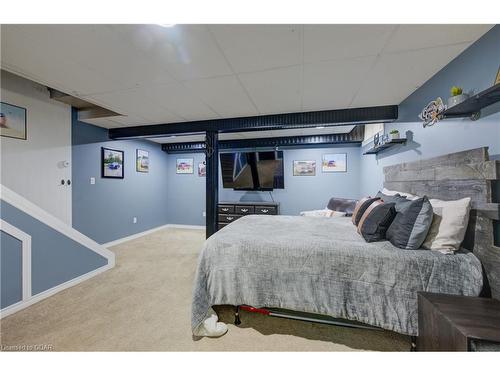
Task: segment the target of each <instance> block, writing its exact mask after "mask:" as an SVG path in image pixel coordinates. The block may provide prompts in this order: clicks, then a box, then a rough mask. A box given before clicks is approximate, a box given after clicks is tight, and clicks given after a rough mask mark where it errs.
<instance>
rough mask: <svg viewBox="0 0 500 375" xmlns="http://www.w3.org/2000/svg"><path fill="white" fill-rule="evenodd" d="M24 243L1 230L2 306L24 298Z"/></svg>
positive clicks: (0, 275) (0, 294)
mask: <svg viewBox="0 0 500 375" xmlns="http://www.w3.org/2000/svg"><path fill="white" fill-rule="evenodd" d="M22 261H23V259H22V243H21V241H19V240H18V239H17V238H14V237H12V236H11V235H9V234H8V233H5V232H3V231H0V308H2V309H3V308H4V307H7V306H10V305H12V304H14V303H16V302H19V301H21V300H22V298H23V278H22Z"/></svg>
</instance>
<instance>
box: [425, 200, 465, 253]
mask: <svg viewBox="0 0 500 375" xmlns="http://www.w3.org/2000/svg"><path fill="white" fill-rule="evenodd" d="M430 203H431V205H432V210H433V212H434V215H433V219H432V224H431V227H430V229H429V233H428V234H427V237H426V239H425V241H424V243H423V245H422V247H423V248H425V249H430V250H438V251H441V252H443V253H453V252H455V251H457V250H459V249H460V245H461V244H462V241H463V240H464V237H465V232H466V230H467V225H468V224H469V212H470V206H471V199H470V198H463V199H459V200H456V201H442V200H439V199H431V200H430Z"/></svg>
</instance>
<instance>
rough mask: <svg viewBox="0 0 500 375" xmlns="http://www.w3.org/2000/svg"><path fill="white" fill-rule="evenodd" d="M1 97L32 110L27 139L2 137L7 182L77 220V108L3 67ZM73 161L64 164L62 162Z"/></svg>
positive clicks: (55, 211) (64, 217) (42, 204)
mask: <svg viewBox="0 0 500 375" xmlns="http://www.w3.org/2000/svg"><path fill="white" fill-rule="evenodd" d="M0 87H1V91H0V99H1V101H2V102H6V103H9V104H14V105H17V106H20V107H24V108H26V109H27V138H28V139H27V140H21V139H13V138H7V137H0V149H1V183H2V184H3V185H5V186H7V187H8V188H10V189H12V190H14V191H15V192H16V193H18V194H20V195H22V196H23V197H25V198H26V199H28V200H30V201H32V202H33V203H35V204H36V205H38V206H40V207H41V208H43V209H44V210H46V211H48V212H50V213H51V214H53V215H55V216H56V217H58V218H59V219H61V220H63V221H64V222H66V223H67V224H69V225H71V187H68V186H67V185H66V184H65V185H61V179H64V180H68V179H71V108H70V106H69V105H66V104H63V103H59V102H57V101H54V100H52V99H50V98H49V93H48V91H47V89H46V88H45V87H44V86H41V85H39V84H37V83H34V82H32V81H29V80H26V79H24V78H21V77H18V76H16V75H13V74H11V73H8V72H5V71H3V70H2V72H1V81H0ZM63 161H68V162H70V166H69V167H66V168H65V167H62V165H61V164H62V162H63Z"/></svg>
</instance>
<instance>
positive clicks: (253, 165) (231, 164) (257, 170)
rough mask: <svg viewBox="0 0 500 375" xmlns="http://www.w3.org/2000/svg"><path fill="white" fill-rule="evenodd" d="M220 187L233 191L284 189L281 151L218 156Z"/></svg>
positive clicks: (234, 153)
mask: <svg viewBox="0 0 500 375" xmlns="http://www.w3.org/2000/svg"><path fill="white" fill-rule="evenodd" d="M220 165H221V171H222V185H223V186H224V188H226V189H234V190H264V191H265V190H273V189H284V188H285V181H284V177H283V175H284V173H283V151H260V152H228V153H222V154H220Z"/></svg>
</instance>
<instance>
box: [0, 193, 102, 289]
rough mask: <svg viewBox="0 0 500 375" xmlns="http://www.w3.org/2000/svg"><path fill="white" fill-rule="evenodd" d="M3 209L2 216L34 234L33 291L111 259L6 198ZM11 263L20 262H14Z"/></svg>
mask: <svg viewBox="0 0 500 375" xmlns="http://www.w3.org/2000/svg"><path fill="white" fill-rule="evenodd" d="M0 212H1V218H2V219H3V220H5V221H6V222H8V223H9V224H11V225H13V226H15V227H16V228H19V229H20V230H22V231H23V232H25V233H27V234H29V235H30V236H31V267H32V274H31V282H32V285H31V287H32V293H33V295H35V294H38V293H40V292H43V291H45V290H47V289H50V288H52V287H55V286H57V285H59V284H62V283H64V282H66V281H69V280H71V279H74V278H75V277H78V276H81V275H84V274H86V273H88V272H90V271H93V270H95V269H97V268H99V267H102V266H104V265H106V264H107V263H108V261H107V259H106V258H104V257H103V256H101V255H99V254H96V253H95V252H94V251H92V250H89V249H87V248H86V247H85V246H83V245H81V244H79V243H78V242H75V241H73V240H72V239H70V238H68V237H66V236H65V235H63V234H61V233H59V232H57V231H55V230H54V229H52V228H51V227H49V226H48V225H46V224H44V223H42V222H40V221H38V220H37V219H34V218H33V217H31V216H30V215H28V214H26V213H25V212H23V211H21V210H19V209H17V208H16V207H14V206H12V205H10V204H9V203H6V202H4V201H3V200H2V201H0ZM2 245H3V244H2ZM12 264H13V265H15V264H17V263H16V262H12ZM9 267H10V264H9ZM11 277H12V278H13V279H18V278H19V276H18V275H17V274H16V275H11Z"/></svg>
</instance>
